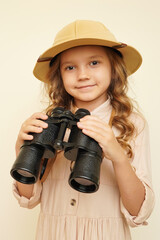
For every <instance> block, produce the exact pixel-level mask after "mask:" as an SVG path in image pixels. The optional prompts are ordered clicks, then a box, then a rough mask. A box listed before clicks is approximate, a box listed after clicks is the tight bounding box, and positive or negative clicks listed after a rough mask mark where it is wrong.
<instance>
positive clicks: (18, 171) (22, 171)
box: [17, 169, 33, 177]
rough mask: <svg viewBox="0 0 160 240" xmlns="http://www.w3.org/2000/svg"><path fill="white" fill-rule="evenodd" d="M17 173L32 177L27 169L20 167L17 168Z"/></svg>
mask: <svg viewBox="0 0 160 240" xmlns="http://www.w3.org/2000/svg"><path fill="white" fill-rule="evenodd" d="M17 173H18V174H19V175H22V176H23V177H33V174H32V173H30V172H27V171H24V170H22V169H19V170H17Z"/></svg>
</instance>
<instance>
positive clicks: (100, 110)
mask: <svg viewBox="0 0 160 240" xmlns="http://www.w3.org/2000/svg"><path fill="white" fill-rule="evenodd" d="M111 111H112V105H111V100H110V98H108V99H107V101H105V102H104V103H103V104H101V105H100V106H99V107H97V108H95V109H94V110H93V111H92V112H91V115H94V116H97V117H100V118H101V119H104V120H105V119H109V117H110V115H111Z"/></svg>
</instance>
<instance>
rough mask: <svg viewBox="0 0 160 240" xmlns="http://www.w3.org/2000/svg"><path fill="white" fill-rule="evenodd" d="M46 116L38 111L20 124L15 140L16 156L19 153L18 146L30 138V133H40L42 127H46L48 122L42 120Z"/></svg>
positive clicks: (31, 137)
mask: <svg viewBox="0 0 160 240" xmlns="http://www.w3.org/2000/svg"><path fill="white" fill-rule="evenodd" d="M47 118H48V116H47V115H46V114H44V113H41V112H38V113H34V114H33V115H32V116H31V117H30V118H28V119H27V120H26V121H25V122H24V123H23V124H22V126H21V129H20V131H19V134H18V137H17V141H16V146H15V149H16V156H17V155H18V154H19V151H20V147H21V146H22V144H23V143H24V140H32V139H33V136H32V135H31V134H30V133H31V132H32V133H40V132H42V131H43V128H47V127H48V124H47V123H45V122H44V121H42V120H46V119H47Z"/></svg>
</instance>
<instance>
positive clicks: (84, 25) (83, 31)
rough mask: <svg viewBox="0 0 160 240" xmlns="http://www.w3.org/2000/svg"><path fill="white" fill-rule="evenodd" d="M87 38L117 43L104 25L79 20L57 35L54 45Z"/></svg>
mask: <svg viewBox="0 0 160 240" xmlns="http://www.w3.org/2000/svg"><path fill="white" fill-rule="evenodd" d="M86 38H89V39H103V40H107V41H112V42H117V40H116V38H115V36H114V35H113V34H112V33H111V32H110V31H109V30H108V29H107V28H106V27H105V26H104V25H103V24H102V23H100V22H97V21H90V20H77V21H74V22H72V23H70V24H68V25H67V26H65V27H64V28H63V29H61V30H60V31H59V32H58V33H57V35H56V37H55V40H54V45H57V44H60V43H64V42H68V41H71V40H76V39H86Z"/></svg>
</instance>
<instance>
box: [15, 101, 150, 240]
mask: <svg viewBox="0 0 160 240" xmlns="http://www.w3.org/2000/svg"><path fill="white" fill-rule="evenodd" d="M111 110H112V107H111V105H110V100H108V101H106V102H105V103H104V104H102V105H101V106H100V107H98V108H97V109H95V110H94V111H93V112H92V114H93V115H96V116H98V117H100V118H101V119H103V120H105V121H106V122H108V121H109V119H110V115H111ZM131 119H132V120H133V122H134V124H135V125H136V127H137V128H138V130H139V135H138V137H137V138H136V140H135V142H132V143H131V144H132V147H133V150H134V158H133V160H132V162H131V164H132V166H133V167H134V169H135V172H136V174H137V176H138V177H139V179H140V180H141V181H142V182H143V184H144V186H145V190H146V195H145V200H144V202H143V205H142V207H141V209H140V212H139V214H138V216H131V215H130V214H129V213H128V211H127V210H126V209H125V207H124V206H123V204H122V201H121V198H120V195H119V190H118V186H117V182H116V179H115V174H114V170H113V166H112V162H111V161H110V160H107V159H105V158H104V159H103V163H102V165H101V174H100V187H99V190H98V191H97V192H96V193H91V194H85V193H80V192H78V191H75V190H74V189H72V188H71V187H70V186H69V184H68V177H69V174H70V161H69V160H67V159H65V158H64V155H63V152H61V153H60V154H59V155H58V157H57V160H56V161H55V163H54V165H53V168H52V170H51V172H50V174H49V175H48V178H47V179H46V181H45V182H44V183H43V185H41V183H40V182H37V183H36V184H35V186H34V192H33V196H32V197H31V199H30V200H28V199H26V198H25V197H20V196H19V193H18V190H17V187H16V183H14V184H13V192H14V195H15V197H16V198H17V200H18V202H19V204H20V206H22V207H25V208H33V207H35V206H36V205H37V204H38V203H40V204H41V211H40V215H39V220H38V226H37V235H36V239H37V240H130V239H131V236H130V230H129V226H131V227H135V226H139V225H146V224H147V222H146V220H147V218H148V217H149V216H150V214H151V212H152V209H153V206H154V194H153V191H152V185H151V168H150V148H149V136H148V127H147V124H145V126H144V121H143V120H142V118H141V117H139V116H138V115H136V114H132V116H131ZM113 131H114V133H115V135H117V134H118V132H117V130H116V129H114V128H113Z"/></svg>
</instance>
